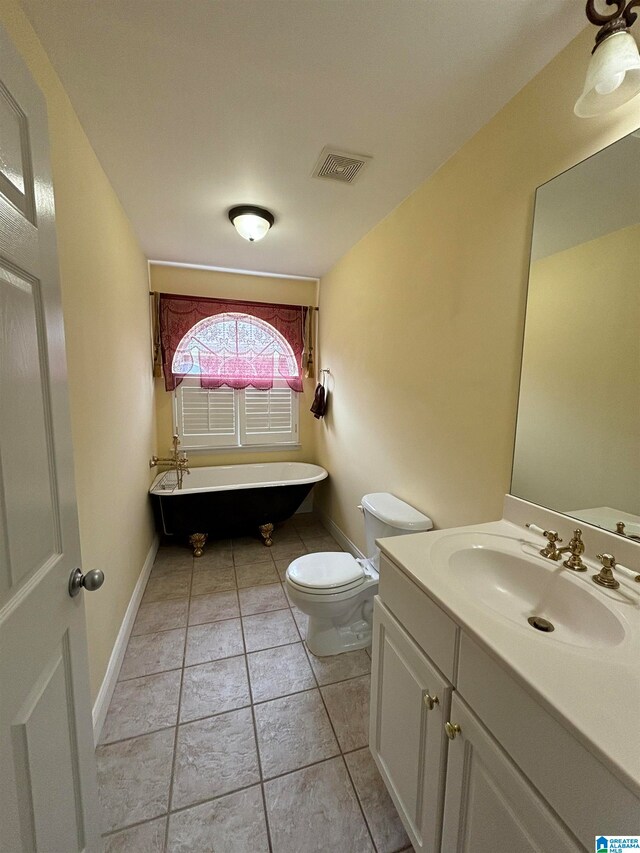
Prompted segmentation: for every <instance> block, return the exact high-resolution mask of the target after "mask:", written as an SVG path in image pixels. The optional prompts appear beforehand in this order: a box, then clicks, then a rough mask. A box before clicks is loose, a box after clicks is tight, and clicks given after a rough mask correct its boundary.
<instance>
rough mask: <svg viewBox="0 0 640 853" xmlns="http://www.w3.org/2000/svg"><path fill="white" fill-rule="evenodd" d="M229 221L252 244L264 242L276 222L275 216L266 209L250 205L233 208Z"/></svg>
mask: <svg viewBox="0 0 640 853" xmlns="http://www.w3.org/2000/svg"><path fill="white" fill-rule="evenodd" d="M229 219H230V220H231V222H232V223H233V225H234V227H235V229H236V231H237V232H238V234H239V235H240V236H241V237H244V239H245V240H248V241H249V242H250V243H255V242H257V241H258V240H262V238H263V237H264V235H265V234H266V233H267V231H268V230H269V229H270V228H271V226H272V225H273V223H274V221H275V220H274V218H273V214H272V213H270V212H269V211H268V210H265V208H264V207H254V206H253V205H250V204H241V205H238V206H237V207H232V208H231V210H230V211H229Z"/></svg>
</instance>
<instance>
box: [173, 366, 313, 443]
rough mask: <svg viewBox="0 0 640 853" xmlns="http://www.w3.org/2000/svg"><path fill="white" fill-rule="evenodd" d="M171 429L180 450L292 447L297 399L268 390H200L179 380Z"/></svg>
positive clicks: (286, 391)
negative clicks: (177, 438) (177, 440)
mask: <svg viewBox="0 0 640 853" xmlns="http://www.w3.org/2000/svg"><path fill="white" fill-rule="evenodd" d="M174 394H175V397H174V426H175V429H176V431H177V433H178V435H179V436H180V446H181V447H182V448H184V449H185V450H195V449H205V448H217V447H257V446H263V447H264V446H269V445H287V444H288V445H291V444H298V443H299V442H298V394H296V393H295V391H292V390H291V388H289V387H288V386H287V385H286V383H280V384H277V385H276V384H274V387H273V388H269V389H266V390H260V389H258V388H251V387H249V388H243V389H236V388H230V387H228V386H224V385H223V386H221V387H220V388H201V387H200V382H199V381H198V380H194V379H185V380H184V381H183V382H182V384H181V385H179V387H178V388H176V390H175V392H174Z"/></svg>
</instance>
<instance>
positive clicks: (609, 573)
mask: <svg viewBox="0 0 640 853" xmlns="http://www.w3.org/2000/svg"><path fill="white" fill-rule="evenodd" d="M596 557H597V558H598V559H599V560H600V561H601V563H602V568H601V569H600V571H599V572H598V574H597V575H592V578H593V580H594V582H595V583H597V584H598V585H599V586H604V587H606V588H607V589H618V587H619V586H620V583H619V581H617V580H616V579H615V578H614V576H613V569H615V567H616V558H615V557H614V556H613V554H596Z"/></svg>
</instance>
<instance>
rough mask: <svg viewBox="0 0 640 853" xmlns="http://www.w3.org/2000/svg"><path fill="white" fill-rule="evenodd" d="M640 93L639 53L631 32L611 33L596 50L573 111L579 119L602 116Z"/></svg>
mask: <svg viewBox="0 0 640 853" xmlns="http://www.w3.org/2000/svg"><path fill="white" fill-rule="evenodd" d="M638 93H640V53H638V45H637V44H636V41H635V39H634V37H633V36H632V35H631V33H629V32H627V31H626V30H623V31H622V32H618V33H613V35H610V36H608V37H607V38H606V39H605V40H604V41H603V42H602V43H601V44H600V45H598V47H597V48H596V49H595V51H594V53H593V56H592V57H591V61H590V62H589V67H588V69H587V79H586V81H585V84H584V91H583V93H582V95H580V97H579V98H578V100H577V102H576V105H575V107H574V108H573V111H574V113H575V114H576V115H577V116H580V118H589V117H591V116H597V115H602V113H607V112H609V111H610V110H615V109H616V108H617V107H621V106H622V105H623V104H626V103H627V102H628V101H630V100H631V99H632V98H634V97H635V96H636V95H637V94H638Z"/></svg>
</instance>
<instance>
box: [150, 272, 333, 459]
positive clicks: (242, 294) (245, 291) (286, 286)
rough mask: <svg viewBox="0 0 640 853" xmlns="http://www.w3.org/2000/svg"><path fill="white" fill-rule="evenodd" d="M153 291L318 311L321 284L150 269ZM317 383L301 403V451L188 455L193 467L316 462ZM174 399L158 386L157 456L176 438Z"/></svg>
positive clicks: (310, 386)
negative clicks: (314, 405)
mask: <svg viewBox="0 0 640 853" xmlns="http://www.w3.org/2000/svg"><path fill="white" fill-rule="evenodd" d="M150 281H151V289H152V290H156V291H158V292H159V293H180V294H183V295H186V296H213V297H218V298H220V299H253V300H256V301H259V302H281V303H284V304H288V305H317V304H318V302H317V299H318V297H317V291H318V283H317V282H316V281H315V280H309V279H291V278H275V277H271V276H257V275H242V274H239V273H230V272H218V271H216V270H204V269H193V268H188V267H169V266H162V265H160V264H150ZM314 389H315V382H314V381H313V380H312V379H308V380H306V381H305V389H304V392H303V395H302V398H301V400H300V449H299V450H291V449H289V450H281V451H264V450H262V451H254V452H250V451H246V450H240V451H237V450H236V451H224V452H221V451H217V452H214V453H206V452H199V451H193V450H190V451H189V464H190V465H193V466H203V465H234V464H236V463H239V464H247V463H250V462H265V461H266V462H280V461H283V460H293V461H300V462H313V461H314V459H315V449H314V430H313V426H312V423H313V420H314V418H313V415H312V414H311V413H310V412H309V407H310V406H311V402H312V400H313V391H314ZM172 400H173V394H172V393H168V392H167V391H165V389H164V380H162V379H157V380H156V421H157V435H158V455H161V456H166V455H167V451H168V450H170V448H171V436H172V435H173V418H172V408H171V406H172Z"/></svg>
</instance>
